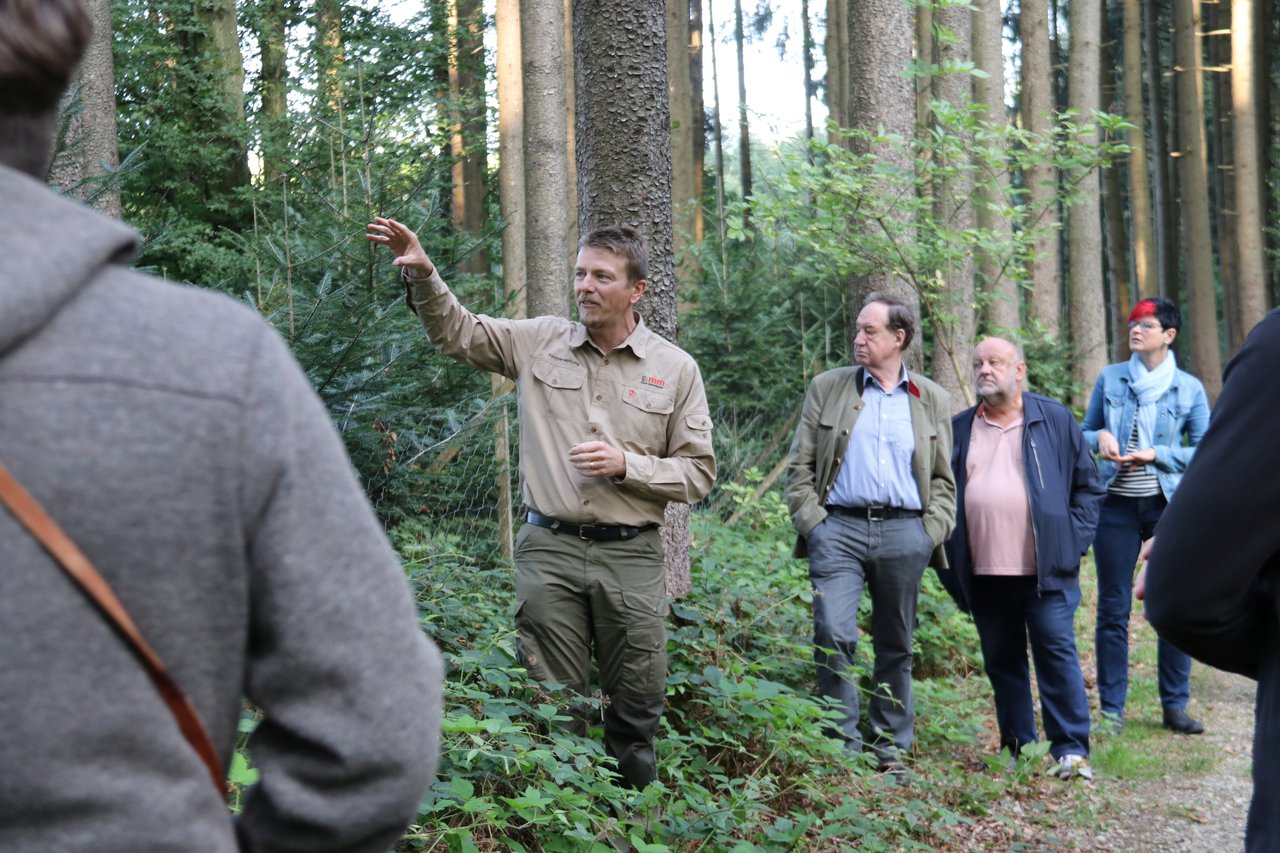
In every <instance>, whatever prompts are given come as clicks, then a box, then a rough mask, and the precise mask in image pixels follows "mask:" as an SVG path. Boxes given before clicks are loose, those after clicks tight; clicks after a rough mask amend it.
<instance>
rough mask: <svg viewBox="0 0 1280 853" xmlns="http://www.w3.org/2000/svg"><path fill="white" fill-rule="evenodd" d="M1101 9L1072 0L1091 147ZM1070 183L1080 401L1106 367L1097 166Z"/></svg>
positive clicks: (1074, 359) (1078, 103) (1074, 62)
mask: <svg viewBox="0 0 1280 853" xmlns="http://www.w3.org/2000/svg"><path fill="white" fill-rule="evenodd" d="M1101 25H1102V10H1101V4H1100V3H1099V2H1098V0H1072V2H1071V20H1070V26H1071V56H1070V58H1069V59H1068V64H1067V74H1068V77H1069V83H1068V85H1067V88H1068V92H1069V94H1070V103H1071V108H1072V109H1073V110H1075V111H1076V112H1077V119H1076V121H1078V122H1080V123H1081V126H1082V132H1081V133H1080V134H1079V139H1080V141H1082V142H1083V143H1084V144H1086V145H1089V146H1094V145H1097V143H1098V141H1099V140H1098V125H1097V122H1096V121H1094V120H1093V114H1094V112H1095V111H1097V109H1098V107H1099V106H1100V105H1099V103H1098V92H1099V73H1098V65H1099V62H1100V60H1101V58H1102V54H1101V44H1100V42H1101V39H1100V38H1099V36H1100V28H1101ZM1070 183H1071V184H1073V185H1074V186H1075V188H1076V191H1077V192H1078V193H1079V195H1078V196H1077V197H1076V198H1075V199H1074V200H1073V201H1072V203H1071V206H1070V207H1068V208H1067V238H1068V240H1069V246H1070V248H1069V255H1068V257H1069V270H1068V273H1067V274H1068V276H1069V278H1068V289H1069V300H1068V304H1069V305H1070V313H1071V364H1072V378H1073V379H1074V384H1075V387H1076V388H1077V389H1080V390H1079V391H1078V393H1077V396H1076V397H1075V402H1076V403H1077V404H1078V405H1083V403H1084V402H1086V401H1085V400H1083V399H1081V398H1080V397H1079V394H1084V393H1087V391H1088V389H1089V388H1090V387H1092V385H1093V382H1094V380H1095V379H1097V377H1098V374H1099V373H1101V372H1102V368H1104V367H1106V366H1107V356H1108V353H1107V331H1106V330H1107V312H1106V305H1107V300H1106V294H1105V293H1103V288H1102V210H1101V205H1100V203H1099V196H1100V194H1101V186H1100V183H1099V179H1098V171H1097V170H1096V169H1091V170H1090V171H1089V173H1088V174H1080V173H1079V172H1075V173H1073V174H1072V175H1071V176H1070Z"/></svg>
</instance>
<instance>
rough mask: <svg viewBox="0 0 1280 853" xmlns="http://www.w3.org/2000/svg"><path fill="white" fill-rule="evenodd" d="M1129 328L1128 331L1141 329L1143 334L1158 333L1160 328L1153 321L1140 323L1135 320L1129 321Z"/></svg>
mask: <svg viewBox="0 0 1280 853" xmlns="http://www.w3.org/2000/svg"><path fill="white" fill-rule="evenodd" d="M1129 328H1130V329H1133V328H1139V329H1142V331H1144V332H1158V331H1160V329H1161V328H1162V327H1161V326H1160V324H1159V323H1157V322H1156V321H1154V320H1143V321H1142V322H1141V323H1139V322H1137V321H1135V320H1130V321H1129Z"/></svg>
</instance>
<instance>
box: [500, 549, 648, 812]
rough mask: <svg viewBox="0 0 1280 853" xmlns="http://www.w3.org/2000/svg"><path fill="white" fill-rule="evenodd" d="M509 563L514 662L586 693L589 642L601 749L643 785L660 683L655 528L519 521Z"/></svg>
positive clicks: (539, 677)
mask: <svg viewBox="0 0 1280 853" xmlns="http://www.w3.org/2000/svg"><path fill="white" fill-rule="evenodd" d="M515 565H516V631H517V634H518V643H519V650H520V660H521V662H522V663H523V664H524V666H525V668H526V669H528V670H529V674H530V675H531V676H532V677H533V678H535V679H537V680H538V681H543V682H556V683H558V684H561V685H563V686H565V687H566V688H568V689H569V690H571V691H573V692H574V693H577V694H582V695H585V694H586V693H587V692H588V690H589V686H590V682H591V656H592V652H593V651H594V653H595V658H596V663H597V666H598V668H599V677H600V690H601V693H603V695H604V699H603V702H604V712H603V716H604V739H605V750H606V751H607V752H608V753H609V755H611V756H613V757H614V758H615V759H616V760H617V762H618V767H619V770H620V771H621V773H622V776H623V778H624V779H625V780H626V781H627V783H628V784H630V785H631V786H633V787H636V788H641V787H644V786H645V785H647V784H648V783H650V782H652V781H653V780H655V779H656V778H657V776H658V770H657V757H656V755H655V751H654V738H655V737H656V736H657V734H658V724H659V721H660V720H661V718H662V708H663V704H664V697H665V695H666V682H667V637H666V628H665V626H664V624H663V617H664V616H665V614H666V597H665V596H666V593H665V589H664V586H663V550H662V538H661V536H660V535H659V533H658V531H656V530H651V531H648V532H645V533H641V534H640V535H639V536H637V537H636V538H634V539H629V540H625V541H616V542H593V541H589V540H583V539H579V538H578V537H577V536H571V535H568V534H564V533H555V532H553V531H551V530H548V529H546V528H543V527H536V526H534V525H532V524H526V525H524V526H523V527H521V528H520V532H519V533H518V534H517V535H516V543H515Z"/></svg>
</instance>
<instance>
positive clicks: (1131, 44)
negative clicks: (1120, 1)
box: [1122, 0, 1160, 340]
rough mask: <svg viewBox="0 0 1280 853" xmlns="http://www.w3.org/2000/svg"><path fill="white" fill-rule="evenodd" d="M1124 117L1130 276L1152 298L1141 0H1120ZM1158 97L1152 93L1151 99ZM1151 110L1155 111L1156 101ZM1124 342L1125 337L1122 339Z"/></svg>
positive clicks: (1155, 284) (1154, 276)
mask: <svg viewBox="0 0 1280 853" xmlns="http://www.w3.org/2000/svg"><path fill="white" fill-rule="evenodd" d="M1122 38H1123V43H1124V113H1125V115H1126V116H1128V117H1129V121H1130V122H1131V123H1132V124H1133V129H1132V130H1130V131H1129V133H1128V135H1127V142H1128V143H1129V221H1130V226H1129V228H1130V233H1131V235H1132V238H1131V239H1132V242H1133V275H1134V280H1135V282H1136V283H1137V285H1138V295H1139V296H1143V297H1148V296H1156V295H1157V294H1159V292H1160V280H1159V276H1158V270H1157V269H1156V243H1155V234H1154V233H1153V232H1152V228H1151V182H1150V180H1149V178H1148V175H1147V169H1148V163H1147V135H1146V133H1145V132H1144V131H1143V128H1144V127H1145V126H1146V110H1145V109H1144V107H1143V104H1142V73H1143V66H1142V0H1124V32H1123V36H1122ZM1157 94H1158V93H1155V92H1153V93H1152V95H1153V97H1154V96H1156V95H1157ZM1155 107H1156V108H1157V109H1158V108H1159V102H1158V100H1157V101H1155ZM1126 340H1127V335H1126Z"/></svg>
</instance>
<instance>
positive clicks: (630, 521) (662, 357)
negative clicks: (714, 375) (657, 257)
mask: <svg viewBox="0 0 1280 853" xmlns="http://www.w3.org/2000/svg"><path fill="white" fill-rule="evenodd" d="M405 282H406V284H407V285H408V288H409V304H410V305H411V306H412V307H413V310H414V311H415V312H416V313H417V314H418V318H419V319H420V320H421V321H422V325H423V327H424V328H425V329H426V331H427V336H428V337H429V338H430V339H431V341H432V343H434V344H435V345H436V346H437V347H438V348H439V349H440V351H441V352H443V353H445V354H446V355H449V356H452V357H453V358H456V359H458V360H459V361H463V362H466V363H467V364H469V365H471V366H473V367H477V368H479V369H481V370H488V371H490V372H492V373H499V374H501V375H503V376H506V377H508V378H510V379H513V380H515V382H516V390H517V396H518V399H519V412H520V480H521V494H522V496H523V498H524V502H525V504H526V505H528V506H529V507H530V508H532V509H534V510H536V511H538V512H540V513H542V514H543V515H549V516H552V517H553V518H558V519H560V520H562V521H567V522H571V523H574V524H595V523H598V524H625V525H641V524H648V523H650V522H656V523H659V524H660V523H662V517H663V510H665V509H666V505H667V503H668V502H669V501H681V502H684V503H694V502H696V501H698V500H700V499H702V498H703V497H704V496H705V495H706V494H707V493H708V492H709V491H711V486H712V484H713V483H714V482H715V477H716V460H715V454H714V452H713V450H712V448H711V416H710V411H709V409H708V407H707V395H706V391H705V390H704V389H703V386H702V374H701V373H700V372H699V371H698V365H697V363H696V362H694V360H693V358H692V357H691V356H690V355H689V354H688V353H686V352H685V351H684V350H682V349H680V348H679V347H677V346H676V345H675V344H672V343H671V342H669V341H667V340H665V339H663V338H661V337H659V336H658V335H655V334H654V333H653V332H651V331H649V329H648V327H646V326H645V325H644V321H643V320H642V319H639V318H637V324H636V328H635V330H634V331H632V333H631V334H630V335H628V336H627V339H626V340H625V341H623V342H622V344H621V345H619V346H618V347H617V348H616V349H614V350H613V351H612V352H609V353H601V352H600V350H599V349H597V348H596V347H595V345H594V344H592V343H591V341H590V339H589V338H588V337H587V327H586V326H584V325H582V324H581V323H575V322H573V321H571V320H568V319H565V318H563V317H535V318H532V319H528V320H507V319H502V318H497V317H488V316H485V315H483V314H473V313H471V312H470V311H468V310H467V309H466V308H465V307H463V305H462V304H461V303H460V302H459V301H458V299H457V297H455V296H454V295H453V293H452V292H451V291H450V290H449V288H448V287H447V286H446V285H445V283H444V280H443V279H441V278H440V275H439V273H438V272H432V274H431V276H430V277H429V278H426V279H411V278H409V277H408V276H407V275H406V276H405ZM584 441H603V442H605V443H607V444H609V445H611V446H613V447H616V448H618V449H620V450H622V451H623V454H624V455H625V456H626V462H627V472H626V475H625V477H623V478H622V479H617V478H605V477H584V476H582V475H581V474H580V473H578V472H577V471H576V470H575V469H574V467H573V465H571V464H570V462H569V448H570V447H572V446H573V445H575V444H580V443H582V442H584Z"/></svg>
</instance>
